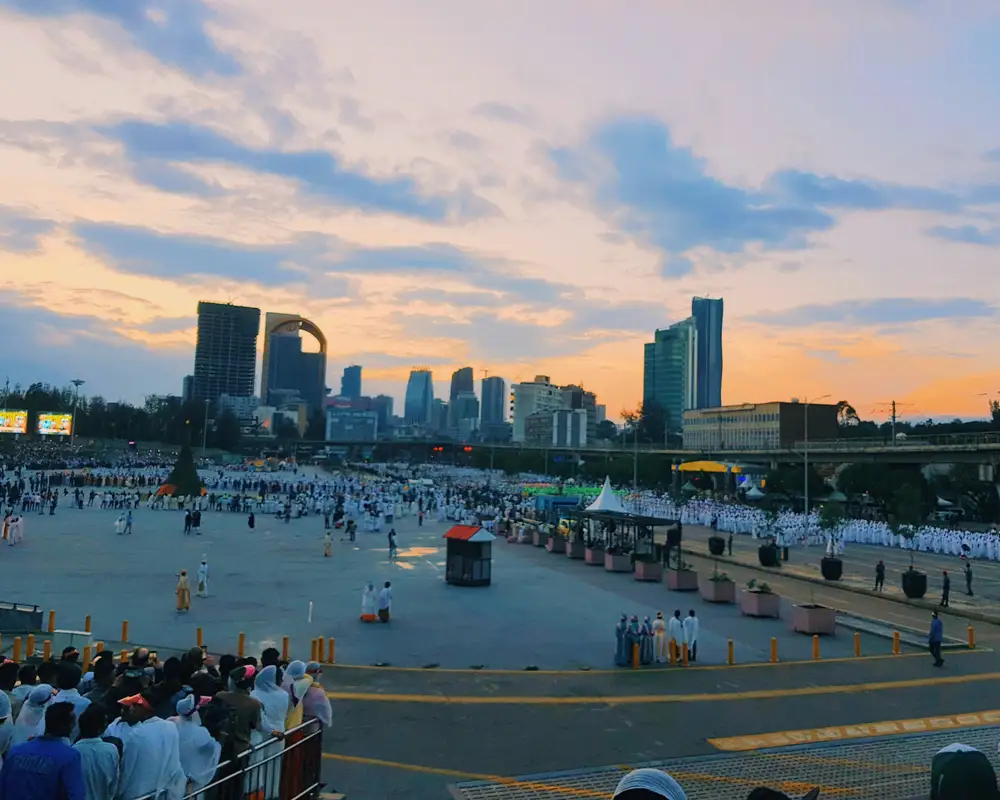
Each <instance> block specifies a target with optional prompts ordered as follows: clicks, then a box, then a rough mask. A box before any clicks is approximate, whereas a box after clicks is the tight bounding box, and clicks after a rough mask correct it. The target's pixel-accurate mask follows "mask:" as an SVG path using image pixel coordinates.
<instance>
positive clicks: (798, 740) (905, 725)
mask: <svg viewBox="0 0 1000 800" xmlns="http://www.w3.org/2000/svg"><path fill="white" fill-rule="evenodd" d="M984 725H1000V711H980V712H978V713H974V714H954V715H951V716H943V717H918V718H916V719H902V720H896V721H890V722H871V723H865V724H861V725H838V726H834V727H832V728H806V729H804V730H799V731H781V732H779V733H761V734H757V735H755V736H732V737H728V738H724V739H709V740H708V743H709V744H710V745H712V747H714V748H715V749H717V750H726V751H728V752H744V751H747V750H764V749H767V748H771V747H790V746H792V745H798V744H814V743H816V742H840V741H845V740H849V739H870V738H873V737H879V736H898V735H900V734H904V733H926V732H928V731H930V732H935V731H943V730H955V729H960V728H978V727H982V726H984Z"/></svg>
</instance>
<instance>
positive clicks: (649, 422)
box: [621, 400, 668, 444]
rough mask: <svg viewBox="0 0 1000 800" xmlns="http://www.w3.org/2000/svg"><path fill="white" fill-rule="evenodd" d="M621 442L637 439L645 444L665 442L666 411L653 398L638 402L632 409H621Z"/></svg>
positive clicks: (626, 442)
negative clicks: (622, 426) (623, 425)
mask: <svg viewBox="0 0 1000 800" xmlns="http://www.w3.org/2000/svg"><path fill="white" fill-rule="evenodd" d="M621 415H622V419H623V420H624V421H625V427H624V429H623V430H622V442H623V443H625V444H628V443H629V442H634V441H636V438H637V437H638V441H640V442H643V443H645V444H665V443H666V431H667V417H668V414H667V411H666V409H664V408H663V407H662V406H661V405H660V404H659V403H657V402H656V401H655V400H648V401H646V402H643V403H639V405H638V407H637V408H635V409H634V410H628V409H623V410H622V412H621Z"/></svg>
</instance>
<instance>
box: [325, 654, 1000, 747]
mask: <svg viewBox="0 0 1000 800" xmlns="http://www.w3.org/2000/svg"><path fill="white" fill-rule="evenodd" d="M997 680H1000V672H983V673H978V674H974V675H954V676H944V677H933V678H914V679H911V680H904V681H880V682H875V683H854V684H837V685H833V686H829V685H828V686H801V687H797V688H791V689H788V688H771V689H750V690H747V691H743V692H715V693H699V694H643V695H594V696H591V697H539V696H522V697H518V696H509V695H508V696H497V695H489V696H486V695H484V696H476V695H443V694H379V693H377V692H327V693H326V696H327V697H329V698H330V699H331V700H345V701H354V702H366V703H424V704H430V705H468V706H475V705H510V706H563V705H566V706H570V705H583V706H585V705H609V706H614V705H638V704H649V705H652V704H656V703H718V702H732V701H740V700H778V699H785V698H789V697H817V696H823V695H838V694H857V693H860V692H880V691H893V690H897V691H898V690H901V689H920V688H926V687H929V686H956V685H960V684H966V683H978V682H983V681H997ZM758 747H759V746H758ZM751 749H758V748H757V747H754V748H751Z"/></svg>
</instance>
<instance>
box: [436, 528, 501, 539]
mask: <svg viewBox="0 0 1000 800" xmlns="http://www.w3.org/2000/svg"><path fill="white" fill-rule="evenodd" d="M444 538H445V539H454V540H457V541H460V542H492V541H494V540H495V539H496V538H497V537H496V536H494V535H493V534H492V533H490V532H489V531H488V530H486V528H480V527H479V526H478V525H453V526H452V527H450V528H449V529H448V530H447V531H446V532H445V535H444Z"/></svg>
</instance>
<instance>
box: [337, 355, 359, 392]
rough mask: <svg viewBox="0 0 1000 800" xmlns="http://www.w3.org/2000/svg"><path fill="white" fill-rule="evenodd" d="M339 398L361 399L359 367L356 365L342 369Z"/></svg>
mask: <svg viewBox="0 0 1000 800" xmlns="http://www.w3.org/2000/svg"><path fill="white" fill-rule="evenodd" d="M340 396H341V397H350V398H351V399H352V400H357V399H358V398H359V397H361V367H360V366H358V365H357V364H353V365H351V366H350V367H344V374H343V377H341V379H340Z"/></svg>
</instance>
